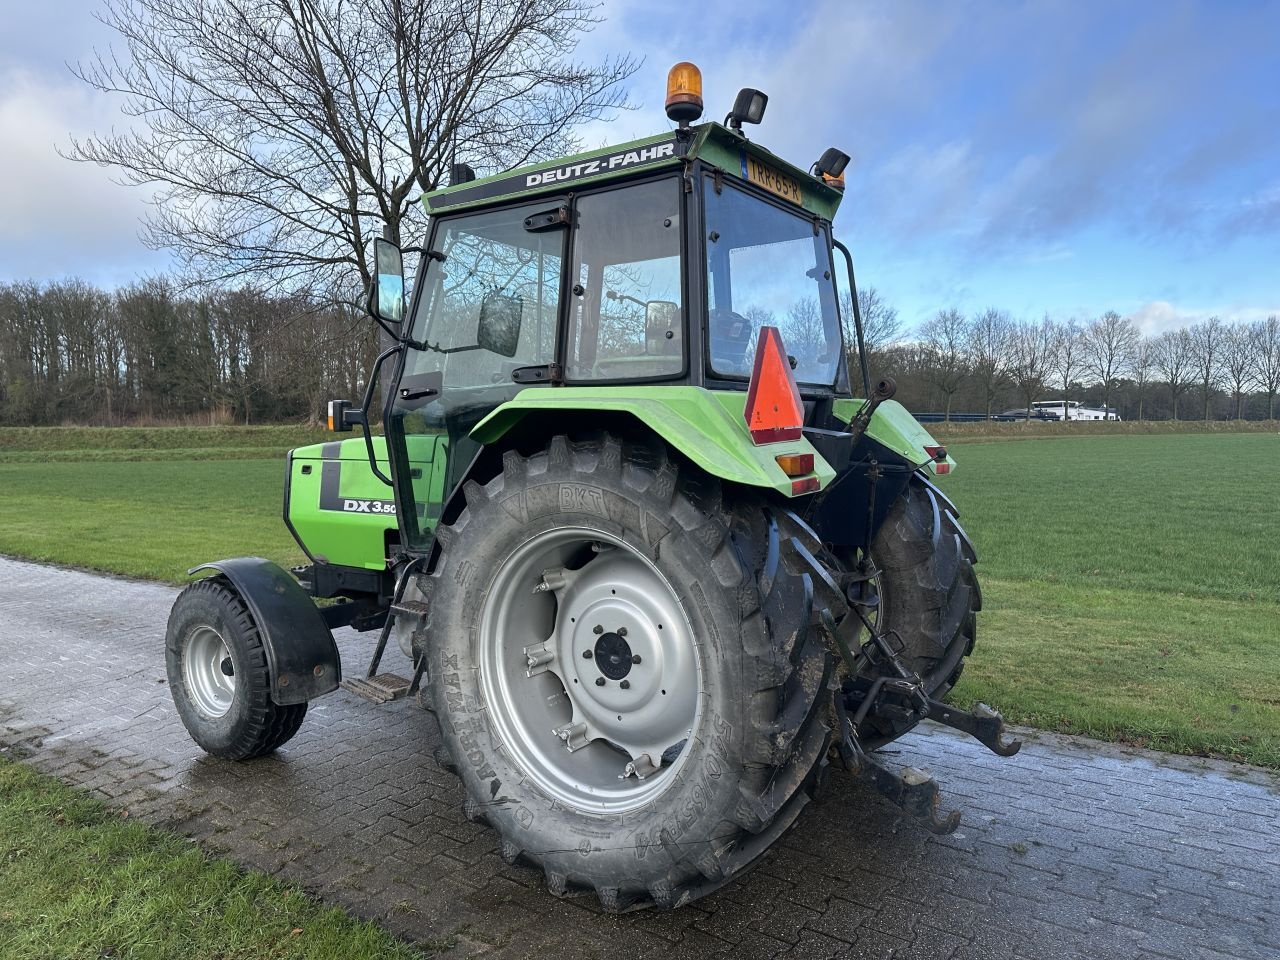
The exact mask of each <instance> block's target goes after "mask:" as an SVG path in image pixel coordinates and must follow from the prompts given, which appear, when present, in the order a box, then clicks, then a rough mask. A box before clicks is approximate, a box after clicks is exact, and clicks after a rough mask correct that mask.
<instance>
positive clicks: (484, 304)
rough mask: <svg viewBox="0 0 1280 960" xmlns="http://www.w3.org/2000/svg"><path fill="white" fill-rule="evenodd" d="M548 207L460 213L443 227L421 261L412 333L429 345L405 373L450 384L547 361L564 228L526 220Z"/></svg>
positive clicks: (475, 383)
mask: <svg viewBox="0 0 1280 960" xmlns="http://www.w3.org/2000/svg"><path fill="white" fill-rule="evenodd" d="M547 207H548V204H546V203H543V204H541V205H532V206H525V207H514V208H510V209H507V210H496V211H492V212H489V213H482V214H476V215H474V216H471V217H462V218H459V219H457V220H453V221H450V222H448V223H445V224H444V225H442V227H441V229H440V231H439V233H438V235H437V237H436V241H435V249H436V250H437V251H438V252H439V253H441V254H443V256H444V260H443V262H436V261H431V262H429V263H428V265H427V269H426V273H425V276H424V282H425V283H426V284H427V288H426V290H425V291H424V297H423V301H422V302H423V305H422V307H421V308H420V310H421V311H422V313H423V315H421V316H419V317H418V318H415V326H414V331H415V332H414V335H415V337H418V338H421V339H425V340H426V341H427V342H429V343H430V344H431V345H432V348H431V349H428V350H424V351H421V352H417V353H415V354H414V355H413V356H412V358H411V359H412V363H411V364H410V366H409V368H408V370H409V372H410V373H423V372H426V371H429V370H440V371H442V372H443V373H444V377H445V383H446V385H448V386H450V387H479V386H486V385H490V384H494V383H506V382H509V374H510V371H511V370H512V369H514V368H515V367H519V366H525V365H532V364H541V363H549V362H551V359H552V357H553V356H554V349H555V335H556V317H557V308H558V306H559V295H560V264H561V255H562V253H563V251H564V232H563V231H547V232H542V233H531V232H530V231H528V230H526V229H525V222H524V221H525V218H526V217H528V216H529V215H530V214H531V213H535V212H539V211H542V210H545V209H547Z"/></svg>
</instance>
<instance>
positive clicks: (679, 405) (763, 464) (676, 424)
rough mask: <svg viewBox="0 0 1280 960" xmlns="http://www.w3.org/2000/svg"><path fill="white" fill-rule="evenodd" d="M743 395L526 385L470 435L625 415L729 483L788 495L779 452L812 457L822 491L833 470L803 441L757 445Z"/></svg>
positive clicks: (487, 436)
mask: <svg viewBox="0 0 1280 960" xmlns="http://www.w3.org/2000/svg"><path fill="white" fill-rule="evenodd" d="M746 399H747V395H746V393H744V392H742V391H740V390H733V391H729V390H725V391H720V390H716V391H712V390H707V389H705V388H703V387H688V386H680V387H654V386H645V387H641V388H636V387H560V388H558V389H554V390H548V389H544V388H529V389H526V390H522V391H521V392H520V393H518V394H517V395H516V396H515V397H514V398H513V399H511V400H509V401H507V402H506V403H504V404H502V405H501V406H499V407H498V408H497V409H496V410H494V411H493V412H492V413H490V414H489V415H488V416H487V417H485V418H484V419H483V420H481V421H480V422H479V423H478V424H476V426H475V427H474V428H473V429H472V431H471V436H472V437H473V438H475V439H476V440H478V441H480V442H481V443H483V444H486V445H488V444H491V443H494V442H495V441H497V440H500V439H501V438H502V437H503V436H505V435H506V434H507V433H508V432H509V431H510V430H511V429H512V428H514V427H516V426H517V425H518V424H519V423H520V421H521V420H523V419H524V418H525V417H526V416H528V415H529V414H531V413H536V412H545V411H591V412H599V413H625V414H630V415H631V416H633V417H635V418H636V419H637V420H638V421H640V422H641V423H642V424H644V425H645V426H646V427H648V428H649V429H650V430H652V431H653V432H654V433H655V434H657V435H658V436H659V437H661V438H662V439H663V440H665V441H666V442H667V443H669V444H671V446H673V447H674V448H675V449H676V450H678V451H679V452H680V453H681V454H683V455H684V456H686V457H688V458H689V459H690V460H692V461H693V462H694V463H695V464H697V465H698V466H699V467H701V468H702V469H703V470H705V471H706V472H707V473H709V474H711V475H712V476H715V477H719V478H720V479H722V480H727V481H729V482H731V483H740V484H745V485H747V486H751V487H765V488H768V489H771V490H776V491H778V492H779V493H781V494H783V495H784V496H787V497H790V496H792V488H791V483H792V481H791V478H790V477H788V476H787V475H786V474H785V473H783V471H782V468H781V467H779V466H778V464H777V461H776V459H775V458H776V457H777V456H778V455H779V454H783V453H812V454H813V455H814V475H816V476H817V478H818V480H819V483H820V484H821V486H822V487H825V486H826V485H827V484H828V483H830V482H831V480H832V479H833V478H834V477H835V470H834V469H832V467H831V465H830V464H828V463H827V461H826V460H824V459H823V458H822V456H821V455H820V454H818V452H817V451H816V450H815V449H814V447H813V445H812V444H811V443H809V441H808V440H805V439H803V438H802V439H799V440H790V441H785V442H782V443H770V444H765V445H763V446H756V445H755V444H754V443H752V441H751V434H750V433H749V432H748V430H747V422H746V419H745V417H744V416H743V409H744V408H745V406H746Z"/></svg>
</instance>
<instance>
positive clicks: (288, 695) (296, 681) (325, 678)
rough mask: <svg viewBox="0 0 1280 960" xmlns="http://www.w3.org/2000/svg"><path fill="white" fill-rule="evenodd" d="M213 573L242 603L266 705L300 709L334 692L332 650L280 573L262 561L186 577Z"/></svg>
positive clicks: (310, 610) (309, 606)
mask: <svg viewBox="0 0 1280 960" xmlns="http://www.w3.org/2000/svg"><path fill="white" fill-rule="evenodd" d="M202 570H216V571H217V572H218V573H219V574H221V575H222V576H224V577H226V578H227V579H228V580H229V581H231V585H232V586H233V587H235V588H236V591H237V592H238V593H239V594H240V596H241V597H242V598H244V602H245V603H246V604H247V605H248V607H249V612H250V613H251V614H253V619H254V622H255V623H256V624H257V626H258V633H259V634H260V635H261V637H262V646H263V648H264V649H265V650H266V652H267V669H268V670H269V671H270V674H271V699H272V700H274V701H275V702H276V703H278V704H281V705H285V704H290V703H305V702H306V701H308V700H313V699H315V698H316V697H318V696H320V695H322V694H325V693H329V692H331V691H333V690H336V689H338V684H339V683H340V682H341V680H342V661H341V660H340V658H339V656H338V645H337V644H336V643H334V642H333V634H332V633H331V632H330V631H329V628H328V627H327V626H326V625H325V622H324V619H323V618H322V617H321V616H320V610H319V608H317V607H316V605H315V603H314V602H313V601H312V599H311V597H310V596H308V595H307V593H306V591H305V590H303V589H302V587H301V586H299V584H298V581H297V580H295V579H293V577H292V576H290V575H289V573H288V572H287V571H286V570H284V569H283V568H282V567H280V566H278V565H276V564H274V563H272V562H271V561H270V560H264V559H263V558H262V557H236V558H234V559H231V560H217V561H214V562H213V563H202V564H200V565H199V566H198V567H192V568H191V569H190V570H188V571H187V574H188V575H194V574H196V573H199V572H200V571H202Z"/></svg>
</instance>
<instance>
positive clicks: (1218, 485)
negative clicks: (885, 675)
mask: <svg viewBox="0 0 1280 960" xmlns="http://www.w3.org/2000/svg"><path fill="white" fill-rule="evenodd" d="M952 449H953V453H954V455H955V457H956V459H957V460H958V461H959V463H960V467H959V469H958V470H957V472H956V474H955V475H954V476H953V477H952V478H951V479H950V480H949V481H948V483H947V487H946V489H947V491H948V493H949V494H951V495H952V496H953V497H954V498H955V500H956V501H957V503H958V505H959V506H960V510H961V522H962V523H963V524H964V525H965V528H966V529H967V530H968V531H969V532H970V534H971V535H972V536H973V538H974V541H975V543H976V545H977V548H978V552H979V556H980V559H981V562H980V566H979V573H980V576H981V580H982V584H983V588H984V594H985V600H986V607H985V612H984V613H983V615H982V618H981V620H980V622H979V646H978V650H977V653H976V655H975V656H974V658H973V660H972V662H971V663H970V665H969V667H968V669H967V670H966V672H965V675H964V678H963V680H962V681H961V685H960V686H959V688H958V689H957V691H956V696H957V697H958V698H959V699H961V700H973V699H981V700H986V701H988V702H990V703H992V704H995V705H998V706H999V707H1000V708H1001V709H1002V710H1004V711H1005V713H1006V715H1007V716H1008V717H1010V718H1011V719H1013V720H1015V721H1019V722H1023V723H1028V724H1032V725H1035V726H1041V727H1046V728H1049V729H1055V730H1062V731H1068V732H1077V733H1086V734H1089V735H1091V736H1096V737H1102V738H1105V739H1115V740H1124V741H1130V742H1134V743H1138V744H1144V745H1147V746H1152V747H1156V748H1159V749H1166V750H1172V751H1176V752H1181V753H1215V754H1220V755H1223V756H1227V757H1231V758H1233V759H1239V760H1247V761H1250V762H1254V763H1259V764H1263V765H1266V766H1270V767H1280V682H1278V681H1280V634H1278V633H1277V629H1276V625H1277V624H1278V623H1280V576H1277V571H1280V504H1277V501H1276V498H1275V493H1274V491H1275V490H1276V480H1275V476H1276V474H1277V472H1280V438H1277V437H1276V436H1275V435H1267V434H1253V433H1250V434H1197V435H1178V436H1111V437H1090V438H1077V439H1061V440H1052V441H1027V442H1025V443H980V442H971V443H964V442H960V443H956V444H954V445H953V448H952Z"/></svg>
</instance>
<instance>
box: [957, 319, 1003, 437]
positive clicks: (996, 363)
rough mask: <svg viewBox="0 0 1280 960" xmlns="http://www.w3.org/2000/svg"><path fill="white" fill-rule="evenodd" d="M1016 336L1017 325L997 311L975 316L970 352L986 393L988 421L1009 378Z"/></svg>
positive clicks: (969, 332)
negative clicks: (992, 408)
mask: <svg viewBox="0 0 1280 960" xmlns="http://www.w3.org/2000/svg"><path fill="white" fill-rule="evenodd" d="M1012 335H1013V321H1011V320H1010V319H1009V315H1008V314H1007V313H1005V312H1004V311H1002V310H997V309H995V308H994V307H991V308H989V309H987V310H984V311H983V312H982V313H980V314H978V315H977V316H975V317H974V318H973V319H972V320H971V321H969V325H968V329H967V330H966V340H967V342H966V350H967V353H968V355H969V361H970V364H971V365H972V367H973V375H974V379H976V380H977V381H978V385H979V386H980V387H981V389H982V397H983V400H984V401H985V403H986V412H987V419H988V420H990V419H991V404H992V402H993V401H994V400H995V396H996V394H997V393H998V392H999V391H1000V388H1001V387H1002V386H1003V385H1004V383H1005V379H1006V377H1007V376H1008V372H1009V361H1010V339H1011V337H1012Z"/></svg>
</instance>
